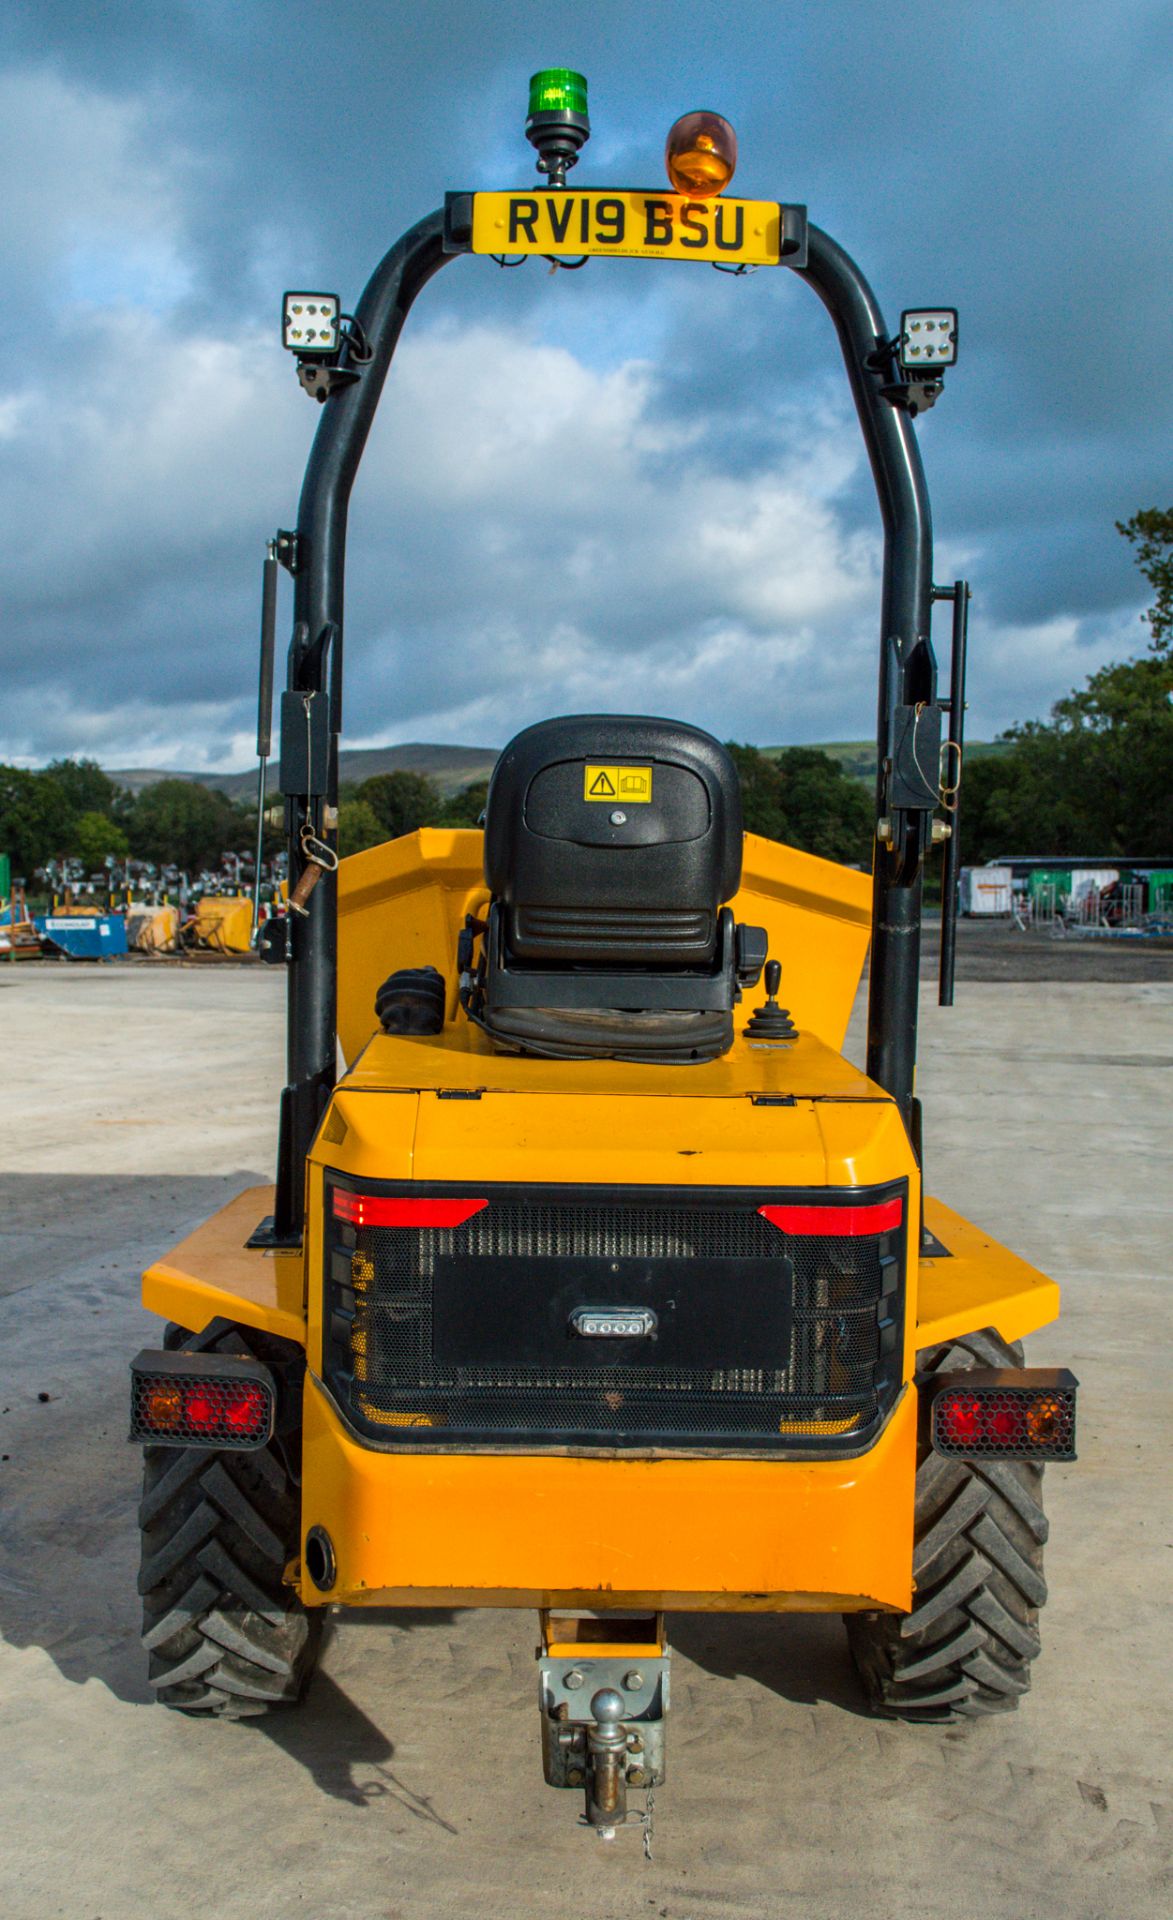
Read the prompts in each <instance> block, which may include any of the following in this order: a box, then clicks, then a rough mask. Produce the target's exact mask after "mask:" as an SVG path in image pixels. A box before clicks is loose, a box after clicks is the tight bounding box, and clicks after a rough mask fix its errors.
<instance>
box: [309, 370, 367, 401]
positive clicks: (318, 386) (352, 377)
mask: <svg viewBox="0 0 1173 1920" xmlns="http://www.w3.org/2000/svg"><path fill="white" fill-rule="evenodd" d="M297 377H298V379H299V380H300V381H301V384H302V386H303V387H304V388H305V390H306V392H307V393H308V394H309V396H310V399H311V400H317V401H323V400H328V399H329V398H330V395H331V394H332V393H337V392H338V390H339V389H340V388H341V387H351V386H353V385H354V382H355V381H356V380H357V379H358V378H359V372H358V369H357V367H324V366H323V365H322V363H321V361H320V360H299V361H298V363H297Z"/></svg>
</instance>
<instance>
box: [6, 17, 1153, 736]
mask: <svg viewBox="0 0 1173 1920" xmlns="http://www.w3.org/2000/svg"><path fill="white" fill-rule="evenodd" d="M549 65H570V66H576V67H578V68H580V69H581V70H582V71H583V72H585V73H586V74H587V75H588V77H589V81H590V89H591V112H592V124H593V127H594V133H593V137H592V140H591V144H590V146H589V147H588V148H587V150H586V154H585V155H584V158H583V160H582V162H581V163H580V166H579V169H578V173H577V175H576V176H575V177H574V184H580V183H581V184H583V185H605V184H622V185H645V186H660V185H662V184H663V167H662V148H663V139H664V135H665V133H666V131H667V128H668V126H669V124H670V123H671V121H672V120H673V119H675V118H676V116H677V115H678V114H680V113H682V112H685V111H687V110H689V109H690V108H692V107H696V106H711V107H714V108H716V109H718V110H719V111H721V112H723V113H725V114H726V115H727V116H728V117H729V118H730V119H731V120H732V121H733V123H734V125H735V126H736V128H737V131H738V136H739V140H740V149H741V153H740V163H739V167H738V174H737V180H736V185H735V191H737V192H740V193H742V194H745V195H748V196H752V197H761V198H773V199H782V200H791V201H805V202H807V203H808V205H809V207H810V211H811V216H812V218H814V219H815V220H817V221H818V222H819V224H820V225H822V226H824V227H827V228H829V229H830V231H831V232H832V233H833V234H835V236H836V237H837V238H838V239H839V240H840V241H841V242H842V243H843V244H844V245H846V246H847V247H848V248H849V249H850V250H851V251H852V252H853V253H855V255H856V257H857V258H858V259H859V260H860V262H861V264H862V265H863V267H864V269H865V271H866V272H867V273H868V275H869V277H870V278H871V280H872V282H873V285H874V286H875V288H876V291H877V293H878V295H879V297H880V301H881V304H882V305H883V307H884V310H885V312H886V314H887V316H888V318H889V321H890V322H892V323H895V321H896V319H897V318H898V316H899V312H900V309H901V307H902V306H905V305H931V304H934V303H942V304H949V305H956V306H958V307H959V308H960V309H961V361H960V365H959V366H958V368H957V370H956V372H955V373H954V374H953V375H951V376H950V379H949V382H948V387H947V391H946V394H945V398H944V400H943V401H942V403H941V404H940V405H939V406H938V407H937V408H936V409H935V411H934V412H933V413H932V414H930V415H929V416H928V417H927V418H926V419H924V420H923V421H922V422H921V423H919V428H918V430H919V433H920V438H921V444H922V447H923V451H924V455H925V460H926V465H927V469H928V474H929V481H930V487H931V490H932V495H933V507H934V518H935V524H936V533H937V563H936V575H937V578H938V579H950V578H952V577H954V575H955V574H956V573H958V572H962V571H964V572H966V573H967V574H968V575H969V577H970V578H971V579H972V580H973V583H974V590H975V611H974V622H973V628H972V633H973V661H972V668H971V711H970V718H969V728H970V732H971V734H972V735H974V736H975V737H982V736H986V737H988V736H989V735H991V734H992V733H993V732H994V731H996V730H997V729H1000V728H1002V727H1004V726H1006V725H1007V724H1009V723H1010V722H1011V721H1013V720H1015V719H1018V718H1024V717H1027V716H1030V715H1036V714H1042V713H1044V712H1045V711H1046V710H1047V708H1048V706H1049V704H1050V702H1051V701H1052V700H1053V699H1054V698H1055V697H1056V696H1057V695H1059V694H1060V693H1062V692H1063V691H1064V690H1065V689H1066V688H1067V687H1068V686H1070V685H1072V684H1073V683H1075V682H1076V681H1078V680H1079V679H1081V678H1082V677H1083V676H1084V675H1085V674H1086V673H1088V672H1089V671H1091V670H1092V669H1093V668H1094V667H1096V666H1097V665H1099V664H1100V663H1101V662H1103V661H1105V660H1107V659H1110V658H1120V657H1123V656H1124V655H1126V654H1128V653H1132V652H1136V651H1139V650H1140V649H1141V648H1142V647H1143V645H1144V633H1143V630H1142V628H1141V627H1140V625H1139V623H1138V614H1139V612H1140V610H1141V607H1142V605H1143V601H1144V595H1143V592H1142V591H1141V583H1140V582H1139V579H1138V576H1137V575H1136V573H1135V571H1134V569H1133V567H1132V564H1131V562H1130V558H1129V551H1128V549H1127V547H1126V546H1125V543H1124V542H1123V541H1122V540H1121V539H1120V538H1119V536H1118V535H1117V534H1116V533H1115V532H1114V530H1113V522H1114V521H1115V520H1116V519H1117V518H1123V517H1126V516H1127V515H1129V514H1131V513H1132V512H1133V511H1134V510H1135V509H1136V508H1137V507H1140V506H1145V505H1166V504H1168V500H1169V497H1170V486H1169V464H1170V463H1169V448H1170V445H1173V431H1171V429H1173V420H1171V417H1170V416H1171V414H1173V394H1171V386H1170V381H1169V378H1168V366H1169V361H1170V344H1171V343H1170V321H1169V301H1170V294H1169V289H1170V286H1171V285H1173V272H1171V270H1170V269H1171V265H1173V262H1171V260H1170V252H1171V239H1170V234H1171V228H1173V223H1171V222H1170V219H1169V205H1168V183H1169V177H1170V169H1169V159H1170V144H1171V142H1170V120H1171V107H1173V79H1171V76H1173V11H1171V10H1170V9H1169V7H1168V6H1167V4H1162V3H1161V0H1153V3H1151V4H1150V0H1062V4H1051V0H1030V4H1026V5H1024V4H1023V0H1009V3H1007V0H954V3H953V4H952V5H949V4H944V3H943V0H932V4H926V3H925V0H901V4H900V5H899V6H896V7H893V6H891V5H882V4H879V0H821V4H819V5H817V6H812V5H811V4H810V0H742V3H741V4H735V5H732V6H727V7H723V8H708V9H700V10H698V9H696V8H690V7H680V6H676V5H672V4H666V3H665V0H592V4H590V5H589V6H586V5H581V4H577V0H567V4H565V5H563V6H562V7H560V8H552V7H550V6H549V5H548V4H545V5H537V4H529V3H528V0H523V3H521V4H514V5H508V4H506V5H502V4H500V3H499V0H498V3H496V4H490V3H489V0H443V4H440V3H436V4H433V3H432V0H412V3H411V4H407V3H406V0H333V4H332V5H328V6H320V5H315V6H313V7H307V8H299V7H298V6H297V5H296V4H291V3H290V0H107V3H106V4H105V5H104V6H102V7H100V8H96V7H95V6H94V5H93V4H92V0H86V3H85V4H80V3H79V4H71V0H37V4H36V5H35V6H28V5H26V4H20V3H19V0H18V3H17V4H12V0H5V4H4V5H2V6H0V166H2V177H3V179H4V182H5V187H4V217H3V220H2V222H0V259H2V264H3V284H4V289H5V298H6V303H7V308H8V312H9V314H10V316H15V320H12V319H10V321H9V324H8V325H7V327H6V338H7V341H8V354H9V358H8V361H7V364H6V366H5V378H4V381H3V383H2V384H0V488H2V489H3V525H4V540H3V550H2V551H3V558H2V562H0V567H2V574H3V587H2V600H0V650H2V653H3V672H4V690H5V691H4V698H3V700H2V702H0V757H3V758H6V759H10V760H12V759H15V760H19V761H23V762H24V763H26V764H38V763H41V762H43V761H44V760H45V759H47V758H48V757H50V756H52V755H57V754H65V753H88V754H93V755H95V756H96V757H98V758H99V759H101V760H102V761H104V762H105V763H106V764H107V765H111V766H118V765H122V766H127V765H157V766H163V765H170V766H187V767H201V766H206V767H212V766H217V767H230V766H244V765H246V764H247V762H248V760H249V757H250V753H251V736H252V730H253V726H254V718H253V715H254V694H253V685H254V674H255V666H254V659H255V648H256V624H257V609H258V602H259V567H260V561H261V558H262V554H263V544H264V540H265V538H266V537H267V536H268V535H269V534H270V533H271V532H272V530H273V529H274V528H275V527H277V526H278V525H289V524H291V523H292V520H293V518H294V516H295V512H296V501H297V494H298V490H299V486H300V479H301V470H302V466H303V464H304V460H305V456H306V453H307V451H308V448H309V444H310V440H311V437H312V434H313V431H314V429H315V427H316V426H317V423H318V409H317V408H316V407H315V406H314V405H313V404H312V403H311V402H310V401H309V400H307V399H306V398H305V396H304V395H303V394H302V393H301V391H300V389H299V388H298V386H297V384H296V380H295V377H294V372H293V366H292V363H291V361H290V360H289V359H288V358H287V357H286V356H285V355H284V354H283V353H282V352H281V350H280V346H279V344H278V330H277V318H278V314H277V309H278V304H279V299H280V295H281V292H282V290H283V289H284V288H285V287H287V286H307V285H311V286H312V285H319V286H324V287H331V288H337V289H338V291H339V292H340V293H341V294H342V295H343V302H344V305H353V303H354V301H355V300H356V299H357V297H358V294H359V292H360V290H361V287H362V284H363V282H364V280H365V279H366V277H367V274H368V273H369V272H370V270H371V268H372V267H373V265H374V264H375V262H376V260H377V259H378V257H379V256H380V254H381V253H382V252H383V251H384V250H385V248H386V247H387V246H388V245H389V244H390V243H391V242H392V241H393V240H394V239H395V238H396V237H397V235H398V234H399V233H400V232H401V231H402V230H403V229H404V228H405V227H406V226H408V225H410V224H411V223H412V222H413V221H415V220H416V219H417V218H419V217H420V215H421V214H423V213H426V212H428V211H429V210H430V209H431V208H433V207H434V206H436V205H437V204H438V203H439V201H440V199H441V197H442V194H443V192H444V190H445V189H446V188H459V187H491V186H492V187H509V186H517V185H525V184H527V183H529V182H531V181H532V180H534V179H536V176H535V175H534V174H533V173H532V158H533V156H532V153H531V151H530V149H529V147H528V146H527V145H526V143H525V141H524V138H523V132H522V128H523V121H524V115H525V102H526V84H527V80H528V76H529V74H530V73H531V72H532V71H533V70H534V69H535V68H536V67H538V66H549ZM878 568H879V527H878V517H877V513H876V507H875V501H874V495H873V493H872V490H871V482H870V478H869V476H868V473H867V469H866V464H865V461H864V459H863V454H862V448H861V444H860V441H859V436H858V430H857V428H856V426H855V422H854V418H853V416H852V415H851V412H850V405H849V401H848V398H847V392H846V384H845V381H844V379H843V376H842V371H841V366H840V363H839V361H838V357H837V348H836V346H835V342H834V338H833V335H832V332H831V328H830V324H829V322H828V321H827V319H826V317H825V316H824V314H823V311H822V308H821V306H820V305H819V302H818V301H817V299H816V298H815V297H814V296H813V294H812V293H811V292H810V290H809V289H808V288H807V287H805V286H804V285H803V284H802V283H801V282H800V281H798V280H797V279H796V278H794V277H793V276H792V275H790V274H789V273H787V272H785V271H783V270H776V271H763V272H761V273H758V274H756V275H753V276H751V277H747V278H744V279H734V278H729V277H727V276H724V275H719V274H716V273H713V272H712V271H711V270H710V269H709V268H707V267H705V266H703V265H692V264H682V265H679V266H677V265H659V266H653V265H650V264H641V263H638V262H634V261H608V262H603V261H593V262H592V263H591V265H590V266H589V268H587V269H586V270H585V271H584V272H581V273H576V274H567V273H557V274H555V275H553V276H552V277H551V275H550V273H549V271H548V270H547V268H546V267H545V265H544V264H543V263H541V262H539V261H530V262H529V263H528V265H527V266H526V267H524V268H523V269H520V270H519V271H516V272H509V273H503V272H501V271H500V270H499V269H498V268H497V267H496V266H494V265H493V264H492V262H490V261H488V260H473V259H464V260H459V261H457V262H455V263H454V264H453V265H452V267H451V268H450V269H449V270H448V271H446V272H445V273H444V274H443V275H442V276H441V278H440V279H439V280H437V281H435V282H433V284H432V286H431V287H430V288H428V289H427V290H426V292H425V294H424V295H423V296H422V298H421V300H420V302H419V304H418V305H417V307H416V309H415V313H414V315H413V317H412V321H411V325H410V327H409V329H408V332H407V334H406V335H405V338H404V344H403V346H402V348H401V350H400V354H399V356H398V358H397V360H396V364H395V368H394V369H393V372H392V375H391V379H390V381H389V383H388V387H387V390H386V395H385V398H384V402H383V407H382V410H381V414H380V417H379V420H378V421H377V423H376V427H375V431H374V434H373V435H372V439H371V443H370V446H369V449H368V453H367V458H366V461H365V463H364V467H363V470H362V473H361V474H360V477H359V482H358V486H357V488H356V491H355V496H354V506H353V510H352V515H351V536H350V564H349V570H348V583H347V615H348V624H347V641H348V667H349V692H348V715H347V735H348V744H349V745H352V746H365V745H373V744H378V743H383V742H389V741H396V740H442V741H462V742H469V743H475V744H488V745H494V744H498V743H500V742H502V741H503V740H504V739H505V738H507V737H508V735H509V733H510V732H512V731H513V730H514V729H515V728H516V727H518V726H520V725H522V724H524V723H526V722H528V721H530V720H533V719H536V718H539V717H541V716H542V715H544V714H547V713H554V712H559V711H563V712H565V711H575V710H579V711H581V710H583V709H590V708H601V709H610V710H622V709H628V710H637V711H639V710H642V711H647V712H655V711H660V712H666V713H670V714H673V715H678V716H680V717H682V718H686V719H689V720H693V721H697V722H700V723H701V724H704V725H708V726H710V727H712V728H713V729H714V730H715V731H716V732H718V733H720V734H722V735H725V736H734V737H736V738H740V739H748V740H754V741H758V742H760V743H766V742H779V741H787V742H789V741H802V740H817V739H836V738H837V739H850V738H855V737H861V736H866V735H867V734H868V733H869V732H870V729H871V726H872V724H873V719H872V716H873V713H874V698H875V693H874V688H875V657H876V648H877V620H878ZM285 605H286V603H283V620H284V617H285ZM945 639H946V636H945V629H944V621H943V622H942V628H941V641H942V645H944V644H945Z"/></svg>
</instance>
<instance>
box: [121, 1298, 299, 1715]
mask: <svg viewBox="0 0 1173 1920" xmlns="http://www.w3.org/2000/svg"><path fill="white" fill-rule="evenodd" d="M164 1344H165V1345H166V1346H167V1347H168V1348H170V1349H172V1350H177V1349H182V1350H184V1351H186V1352H189V1353H229V1354H239V1355H241V1356H242V1357H243V1356H246V1355H247V1356H248V1357H250V1358H252V1359H256V1360H261V1361H264V1362H266V1363H270V1364H276V1365H279V1366H281V1367H282V1368H283V1370H285V1372H286V1378H287V1379H290V1377H292V1382H293V1383H294V1384H295V1386H296V1387H298V1388H299V1386H300V1381H299V1379H298V1375H299V1373H300V1372H301V1371H302V1370H303V1368H304V1356H303V1355H302V1354H301V1353H300V1350H299V1349H297V1348H296V1347H294V1346H293V1345H292V1344H291V1343H290V1342H288V1341H282V1340H276V1339H274V1338H272V1337H271V1336H267V1335H264V1334H260V1333H257V1332H255V1331H254V1329H252V1328H251V1327H248V1328H241V1327H237V1326H232V1325H230V1324H229V1323H227V1322H225V1321H223V1320H217V1321H214V1322H213V1323H212V1325H211V1326H210V1327H208V1328H207V1329H206V1330H205V1331H204V1332H203V1333H201V1334H191V1333H188V1332H187V1331H186V1329H184V1328H182V1327H168V1329H167V1332H166V1334H165V1335H164ZM300 1475H301V1432H300V1428H295V1429H294V1430H293V1431H290V1430H289V1429H288V1428H285V1429H284V1430H283V1431H281V1432H280V1433H279V1434H278V1435H276V1436H275V1437H274V1438H273V1439H272V1440H270V1441H269V1443H268V1445H267V1446H265V1447H261V1448H258V1449H256V1450H255V1451H254V1452H249V1453H243V1452H234V1451H232V1450H230V1449H223V1450H221V1449H219V1448H215V1447H166V1446H148V1447H144V1449H143V1498H142V1504H141V1506H140V1507H139V1526H140V1528H141V1532H142V1567H141V1571H140V1574H139V1582H138V1588H139V1592H140V1593H141V1595H142V1597H143V1634H142V1639H143V1645H144V1647H145V1648H146V1649H147V1653H148V1655H149V1657H150V1684H151V1686H152V1687H153V1688H154V1689H155V1695H156V1698H157V1699H159V1700H160V1701H162V1703H163V1705H164V1706H167V1707H174V1708H176V1709H177V1710H178V1711H179V1712H181V1713H192V1714H203V1715H214V1716H216V1717H218V1718H220V1719H224V1720H239V1719H243V1718H245V1717H246V1716H249V1715H253V1714H259V1713H266V1712H268V1710H269V1709H270V1708H271V1707H278V1706H290V1705H293V1704H294V1703H295V1702H296V1701H297V1700H298V1699H299V1698H300V1696H301V1694H302V1693H303V1691H304V1690H305V1687H306V1685H307V1683H308V1681H309V1679H310V1676H311V1674H312V1673H313V1670H314V1666H315V1663H316V1661H317V1654H318V1646H319V1643H320V1640H321V1635H322V1621H323V1611H322V1609H320V1608H307V1607H304V1606H303V1605H302V1603H301V1601H300V1599H299V1598H298V1597H297V1595H296V1594H295V1593H294V1592H293V1590H292V1589H291V1588H290V1587H288V1586H286V1584H285V1569H286V1566H287V1564H288V1563H289V1561H290V1560H293V1559H295V1558H296V1557H297V1554H298V1551H299V1545H300V1517H301V1504H300V1487H299V1482H300Z"/></svg>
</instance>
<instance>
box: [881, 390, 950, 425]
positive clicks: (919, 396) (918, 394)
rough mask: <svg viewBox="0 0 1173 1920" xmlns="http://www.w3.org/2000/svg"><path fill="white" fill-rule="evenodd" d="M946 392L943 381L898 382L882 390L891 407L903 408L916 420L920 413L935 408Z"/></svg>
mask: <svg viewBox="0 0 1173 1920" xmlns="http://www.w3.org/2000/svg"><path fill="white" fill-rule="evenodd" d="M944 391H945V382H944V381H943V380H897V381H894V382H893V383H892V384H891V385H890V386H887V387H881V388H880V392H881V393H882V394H883V396H884V398H885V400H887V402H888V404H889V405H890V406H893V407H900V408H902V409H903V411H904V412H905V413H910V414H911V415H912V417H913V419H914V420H915V418H916V416H917V414H918V413H927V412H928V410H929V408H930V407H935V406H936V404H937V402H938V400H939V399H940V398H941V395H942V393H943V392H944Z"/></svg>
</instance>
